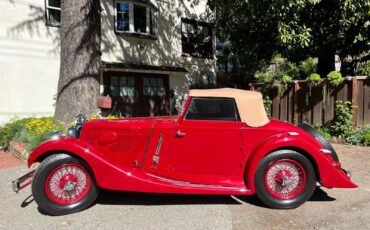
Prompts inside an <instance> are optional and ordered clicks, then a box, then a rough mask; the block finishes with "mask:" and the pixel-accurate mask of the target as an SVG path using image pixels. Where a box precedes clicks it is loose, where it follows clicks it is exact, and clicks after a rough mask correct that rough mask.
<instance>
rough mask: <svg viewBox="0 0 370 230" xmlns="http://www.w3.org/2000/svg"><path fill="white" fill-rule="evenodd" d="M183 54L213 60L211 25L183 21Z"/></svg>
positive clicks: (187, 20)
mask: <svg viewBox="0 0 370 230" xmlns="http://www.w3.org/2000/svg"><path fill="white" fill-rule="evenodd" d="M181 42H182V53H183V54H184V55H186V56H193V57H202V58H212V53H213V45H212V44H213V42H212V27H211V25H210V24H209V23H205V22H197V21H194V20H189V19H184V18H183V19H182V22H181Z"/></svg>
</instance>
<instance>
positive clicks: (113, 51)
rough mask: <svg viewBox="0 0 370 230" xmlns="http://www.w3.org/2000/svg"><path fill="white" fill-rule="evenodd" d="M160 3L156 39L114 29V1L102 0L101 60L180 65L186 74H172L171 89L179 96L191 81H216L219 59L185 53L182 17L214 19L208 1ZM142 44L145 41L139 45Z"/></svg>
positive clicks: (206, 20) (167, 0)
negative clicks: (197, 2)
mask: <svg viewBox="0 0 370 230" xmlns="http://www.w3.org/2000/svg"><path fill="white" fill-rule="evenodd" d="M155 1H156V2H157V5H158V8H159V13H158V20H157V21H158V27H157V39H156V40H149V39H141V38H137V37H129V36H125V35H122V34H115V32H114V5H113V3H114V1H113V0H101V5H102V9H103V12H102V47H101V48H102V61H105V62H129V63H140V64H148V65H158V66H160V65H164V66H181V67H185V68H186V69H187V70H188V73H187V74H185V75H184V74H179V75H178V74H170V88H171V89H174V90H175V93H176V94H178V95H183V94H184V92H186V91H187V89H188V86H189V84H191V83H193V82H199V81H208V80H210V81H215V61H216V59H205V58H194V57H184V56H182V47H181V18H182V17H184V18H190V19H195V20H199V21H205V22H211V21H212V20H213V17H214V15H213V13H212V12H211V10H210V9H209V8H208V7H207V5H206V2H207V1H206V0H202V1H200V4H199V5H197V6H194V7H193V6H191V5H190V3H189V1H188V0H155ZM139 44H144V48H140V46H139Z"/></svg>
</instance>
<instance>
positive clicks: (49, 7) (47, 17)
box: [45, 0, 61, 27]
mask: <svg viewBox="0 0 370 230" xmlns="http://www.w3.org/2000/svg"><path fill="white" fill-rule="evenodd" d="M59 4H60V1H59ZM50 10H58V11H59V12H60V15H61V7H60V5H59V7H55V6H49V0H45V25H46V26H51V27H60V21H59V22H57V23H53V22H50V20H49V15H50Z"/></svg>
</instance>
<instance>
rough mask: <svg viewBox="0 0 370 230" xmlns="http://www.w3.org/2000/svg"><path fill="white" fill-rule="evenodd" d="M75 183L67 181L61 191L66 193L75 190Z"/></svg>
mask: <svg viewBox="0 0 370 230" xmlns="http://www.w3.org/2000/svg"><path fill="white" fill-rule="evenodd" d="M75 186H76V182H71V181H68V182H67V183H65V185H64V188H63V190H64V191H67V192H72V191H73V190H74V189H75Z"/></svg>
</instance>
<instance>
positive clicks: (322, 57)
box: [317, 49, 335, 78]
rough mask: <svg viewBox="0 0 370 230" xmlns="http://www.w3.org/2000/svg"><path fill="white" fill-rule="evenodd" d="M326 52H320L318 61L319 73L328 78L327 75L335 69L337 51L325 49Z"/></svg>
mask: <svg viewBox="0 0 370 230" xmlns="http://www.w3.org/2000/svg"><path fill="white" fill-rule="evenodd" d="M323 51H324V52H322V53H320V54H319V61H318V63H317V73H318V74H320V75H321V77H322V78H326V75H328V73H330V72H331V71H333V70H335V52H330V51H328V50H326V49H323Z"/></svg>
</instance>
